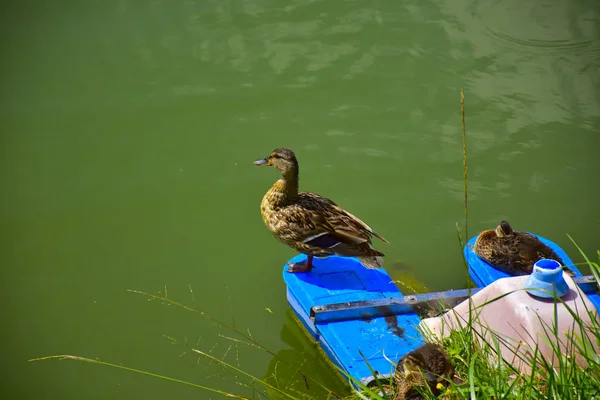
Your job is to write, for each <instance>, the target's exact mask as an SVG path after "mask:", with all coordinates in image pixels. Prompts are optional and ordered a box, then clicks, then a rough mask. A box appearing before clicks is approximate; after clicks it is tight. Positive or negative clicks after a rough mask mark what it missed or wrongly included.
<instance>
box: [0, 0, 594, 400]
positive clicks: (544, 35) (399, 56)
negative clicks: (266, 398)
mask: <svg viewBox="0 0 600 400" xmlns="http://www.w3.org/2000/svg"><path fill="white" fill-rule="evenodd" d="M16 4H17V3H15V4H13V5H12V6H5V7H4V11H3V13H2V23H1V24H0V29H1V30H2V33H3V40H2V42H1V45H0V46H1V50H0V55H1V58H0V60H1V61H0V63H1V65H2V78H1V81H0V82H1V87H2V91H1V93H2V95H1V102H2V103H1V108H0V113H1V117H2V121H3V123H2V126H3V128H2V142H1V147H0V151H1V154H0V160H1V168H2V175H1V177H2V178H1V185H2V192H1V222H2V227H3V229H2V231H3V234H2V242H1V243H2V253H1V254H2V255H1V256H0V257H1V258H0V262H1V264H2V290H1V294H0V296H1V297H0V299H1V300H2V304H3V313H2V322H3V323H2V327H3V328H2V348H3V349H2V354H3V356H4V357H3V364H4V366H5V369H4V373H3V374H2V378H1V379H2V383H1V384H2V392H4V393H5V394H7V395H9V397H6V398H36V399H37V398H48V399H50V398H60V399H84V398H85V399H107V398H115V399H133V398H143V399H165V398H177V399H187V398H190V399H192V398H194V399H199V398H200V399H204V398H206V399H208V398H220V396H219V395H215V394H210V393H208V392H205V391H202V390H200V389H195V388H190V387H186V386H183V385H178V384H175V383H172V382H166V381H161V380H159V379H155V378H151V377H147V376H141V375H137V374H134V373H130V372H126V371H121V370H117V369H112V368H108V367H102V366H95V365H90V364H85V363H80V362H74V361H44V362H37V363H28V362H27V360H28V359H30V358H34V357H40V356H47V355H56V354H71V355H78V356H84V357H89V358H92V359H96V358H98V359H100V360H102V361H107V362H112V363H115V364H119V365H123V366H128V367H132V368H137V369H142V370H146V371H150V372H153V373H158V374H163V375H167V376H170V377H174V378H178V379H182V380H187V381H191V382H195V383H197V384H200V385H208V386H211V387H214V388H218V389H222V390H225V391H228V392H233V393H236V394H243V395H247V396H252V395H253V393H252V390H251V389H248V388H247V387H246V386H244V385H247V384H248V382H249V379H248V378H246V377H243V376H242V375H240V374H238V373H232V372H231V371H228V370H226V369H224V368H222V367H220V366H218V365H217V364H216V363H214V362H210V361H209V360H208V359H207V358H205V357H202V356H200V355H198V354H194V353H192V352H191V351H190V350H189V349H190V348H192V347H196V348H199V349H201V350H203V351H205V352H207V353H210V354H211V355H213V356H214V357H217V358H223V359H225V360H226V361H228V362H229V363H231V364H233V365H236V366H238V365H239V367H240V368H242V369H244V370H245V371H247V372H249V373H251V374H253V375H255V376H257V377H260V378H263V377H268V376H271V375H273V374H275V376H276V379H277V381H278V382H279V384H281V385H285V384H287V383H290V384H292V385H294V387H296V388H297V390H299V391H304V392H310V393H314V394H315V397H316V398H319V396H321V392H319V391H318V389H317V388H316V387H315V385H311V386H310V387H309V388H308V389H307V388H306V386H305V384H304V380H303V379H302V377H301V375H300V374H298V373H294V371H295V370H296V369H298V368H300V367H301V368H302V371H304V372H305V373H306V374H309V375H313V376H315V377H317V378H318V379H320V380H321V381H322V382H323V383H324V384H325V385H327V386H329V387H330V388H332V389H335V390H338V391H341V390H342V388H343V386H342V385H340V384H339V383H338V381H337V380H336V378H335V376H334V374H333V373H331V372H330V370H328V369H327V366H326V365H325V364H324V363H323V360H322V358H321V356H320V355H319V354H318V353H317V352H316V351H314V349H313V348H312V347H311V345H310V343H309V341H308V340H307V339H306V338H305V337H304V336H303V333H302V331H301V330H299V329H298V327H297V326H296V325H295V324H294V321H293V320H292V319H291V318H290V317H289V315H288V314H287V312H286V310H287V308H288V306H287V302H286V298H285V287H284V284H283V281H282V278H281V271H282V268H283V264H284V263H285V262H286V260H287V259H289V258H290V257H292V256H293V255H294V253H293V251H292V250H291V249H288V248H286V247H285V246H283V245H281V244H280V243H278V242H277V241H276V240H275V239H274V238H273V237H272V236H271V235H270V233H269V232H268V231H267V230H266V228H265V227H264V226H263V223H262V221H261V217H260V212H259V203H260V200H261V198H262V196H263V194H264V192H265V191H266V190H267V189H268V188H269V187H270V185H271V184H272V182H273V181H274V180H275V179H276V178H277V174H276V172H275V171H274V170H269V169H258V168H255V167H254V166H253V165H252V161H253V160H255V159H257V158H260V157H264V156H266V155H267V154H268V153H269V152H270V151H271V150H272V149H274V148H276V147H289V148H292V149H293V150H295V151H296V153H297V156H298V158H299V161H300V165H301V189H304V190H310V191H315V192H317V193H320V194H322V195H325V196H328V197H330V198H332V199H334V200H335V201H336V202H337V203H339V204H340V205H342V206H344V207H346V208H347V209H348V210H350V211H351V212H352V213H354V214H355V215H357V216H359V217H360V218H361V219H363V220H365V221H366V222H367V223H368V224H369V225H371V226H372V227H373V228H374V229H376V230H377V231H378V232H380V233H381V234H382V235H384V236H385V237H386V238H387V239H388V240H389V241H390V242H391V243H390V244H389V245H385V244H383V243H376V246H377V247H378V248H380V249H381V250H382V251H384V252H385V254H386V262H385V266H386V268H387V270H388V271H389V272H390V274H391V275H392V277H394V278H395V279H398V280H402V281H403V282H404V283H405V284H409V285H411V286H413V287H416V288H417V290H423V289H422V288H421V286H422V285H424V286H425V287H427V288H428V289H430V290H445V289H452V288H455V289H456V288H462V287H464V286H465V285H466V276H465V272H464V267H463V264H462V260H461V250H460V248H459V245H458V241H457V238H456V227H455V224H456V223H457V222H459V223H460V224H461V226H462V224H463V217H464V215H463V179H462V177H463V172H462V141H461V134H460V89H461V88H464V90H465V95H466V112H467V135H468V152H469V160H468V162H469V236H472V235H474V234H476V233H477V232H478V231H480V230H481V229H486V228H490V227H493V226H495V225H496V224H497V223H498V222H499V221H500V220H501V219H508V220H509V221H511V222H512V224H513V225H514V226H515V228H516V229H522V230H530V231H534V232H537V233H539V234H541V235H543V236H545V237H547V238H550V239H551V240H554V241H555V242H557V243H559V244H560V245H561V246H563V248H564V249H565V250H566V251H567V252H568V253H569V254H570V255H571V257H572V258H573V259H574V260H575V261H581V260H582V258H581V257H580V256H578V255H577V253H576V250H575V248H574V246H573V245H572V244H571V243H570V241H569V239H568V237H567V236H566V234H567V233H569V234H570V235H572V236H573V237H574V238H575V239H576V240H577V241H578V242H579V244H580V245H581V246H582V248H583V249H584V250H585V251H587V252H588V254H590V255H592V254H594V252H595V250H596V249H597V248H598V246H599V240H598V239H599V234H598V232H599V229H598V228H599V224H600V207H599V206H598V204H599V198H600V197H599V195H600V190H599V179H598V174H599V173H600V156H599V154H600V153H599V152H598V149H599V148H600V73H599V72H598V71H599V70H600V11H599V9H598V6H597V3H596V2H594V1H566V0H538V1H535V2H526V3H524V2H521V1H516V0H513V1H490V0H484V1H473V0H469V1H466V0H460V1H450V0H448V1H415V0H408V1H378V0H372V1H291V0H277V1H275V0H251V1H241V0H236V1H233V0H231V1H176V0H174V1H160V0H159V1H125V0H122V1H106V2H94V1H81V2H68V1H58V2H56V1H55V2H42V1H37V2H34V1H29V2H21V3H18V5H16ZM419 285H421V286H419ZM128 289H131V290H140V291H145V292H149V293H152V294H158V295H166V296H168V298H170V299H173V300H176V301H180V302H182V303H185V304H188V305H193V304H195V306H196V307H197V308H198V309H199V310H202V311H203V312H205V313H207V314H209V315H211V316H214V317H216V318H219V319H220V320H222V321H223V322H225V323H228V324H233V325H234V326H235V327H236V328H237V329H239V330H241V331H243V332H247V333H249V334H251V335H252V337H253V338H254V339H255V340H256V341H257V342H258V343H260V344H261V345H263V346H265V347H266V348H268V349H269V350H270V351H271V352H272V353H274V354H276V355H277V357H279V358H281V359H282V360H284V361H287V362H289V363H291V365H292V367H286V366H285V364H284V363H283V362H280V363H278V362H277V361H276V359H275V358H274V357H273V356H272V355H270V354H267V353H265V352H263V351H261V350H258V349H256V348H251V347H249V346H247V345H244V344H241V343H237V342H234V341H232V340H230V339H228V337H234V336H235V335H234V334H233V333H232V332H230V331H229V330H227V329H225V328H222V327H218V326H214V324H213V323H211V322H210V321H207V320H206V319H203V318H202V317H201V316H200V315H198V314H194V313H192V312H189V311H186V310H183V309H181V308H178V307H176V306H173V305H165V304H162V302H161V301H148V300H147V298H146V297H144V296H142V295H139V294H135V293H131V292H128V291H127V290H128ZM276 379H275V378H270V382H272V383H274V382H276ZM257 398H260V397H257Z"/></svg>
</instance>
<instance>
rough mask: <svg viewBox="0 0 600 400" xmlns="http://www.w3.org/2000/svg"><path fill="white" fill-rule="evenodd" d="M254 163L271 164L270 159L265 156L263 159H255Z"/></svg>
mask: <svg viewBox="0 0 600 400" xmlns="http://www.w3.org/2000/svg"><path fill="white" fill-rule="evenodd" d="M254 165H269V160H267V159H266V158H263V159H261V160H256V161H254Z"/></svg>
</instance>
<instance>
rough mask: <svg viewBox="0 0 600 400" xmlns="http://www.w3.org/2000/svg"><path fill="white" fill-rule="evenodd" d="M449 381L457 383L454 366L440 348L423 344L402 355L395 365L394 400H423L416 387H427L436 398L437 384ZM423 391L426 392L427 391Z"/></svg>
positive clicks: (431, 344) (435, 345)
mask: <svg viewBox="0 0 600 400" xmlns="http://www.w3.org/2000/svg"><path fill="white" fill-rule="evenodd" d="M449 380H453V381H455V382H456V383H459V380H458V379H455V378H454V366H453V365H452V363H451V362H450V357H449V356H448V354H447V353H446V351H445V350H444V348H443V347H442V346H440V345H438V344H435V343H425V344H424V345H423V346H421V347H419V348H417V349H415V350H413V351H411V352H410V353H408V354H406V355H404V356H403V357H402V358H401V359H400V361H399V362H398V364H397V365H396V371H395V373H394V382H395V384H396V387H397V390H396V396H395V397H394V400H408V399H424V398H425V397H422V396H421V395H420V394H419V390H417V387H421V388H426V387H427V386H429V390H431V392H432V393H433V394H434V395H436V396H437V395H438V394H439V393H440V389H439V388H438V384H439V383H447V382H448V381H449ZM422 390H423V389H422ZM424 391H425V392H427V389H424Z"/></svg>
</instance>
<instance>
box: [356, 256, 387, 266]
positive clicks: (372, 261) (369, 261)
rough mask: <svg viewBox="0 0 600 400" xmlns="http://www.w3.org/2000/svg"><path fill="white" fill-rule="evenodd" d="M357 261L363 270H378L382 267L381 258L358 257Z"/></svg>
mask: <svg viewBox="0 0 600 400" xmlns="http://www.w3.org/2000/svg"><path fill="white" fill-rule="evenodd" d="M358 260H359V261H360V263H361V264H362V265H364V267H365V268H369V269H379V268H381V267H382V265H383V257H381V256H374V257H373V256H367V257H358Z"/></svg>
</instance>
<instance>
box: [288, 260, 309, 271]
mask: <svg viewBox="0 0 600 400" xmlns="http://www.w3.org/2000/svg"><path fill="white" fill-rule="evenodd" d="M312 259H313V256H308V259H307V260H305V261H302V262H298V263H291V264H288V265H289V268H288V269H287V272H292V273H297V272H309V271H310V270H311V269H313V265H312Z"/></svg>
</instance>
